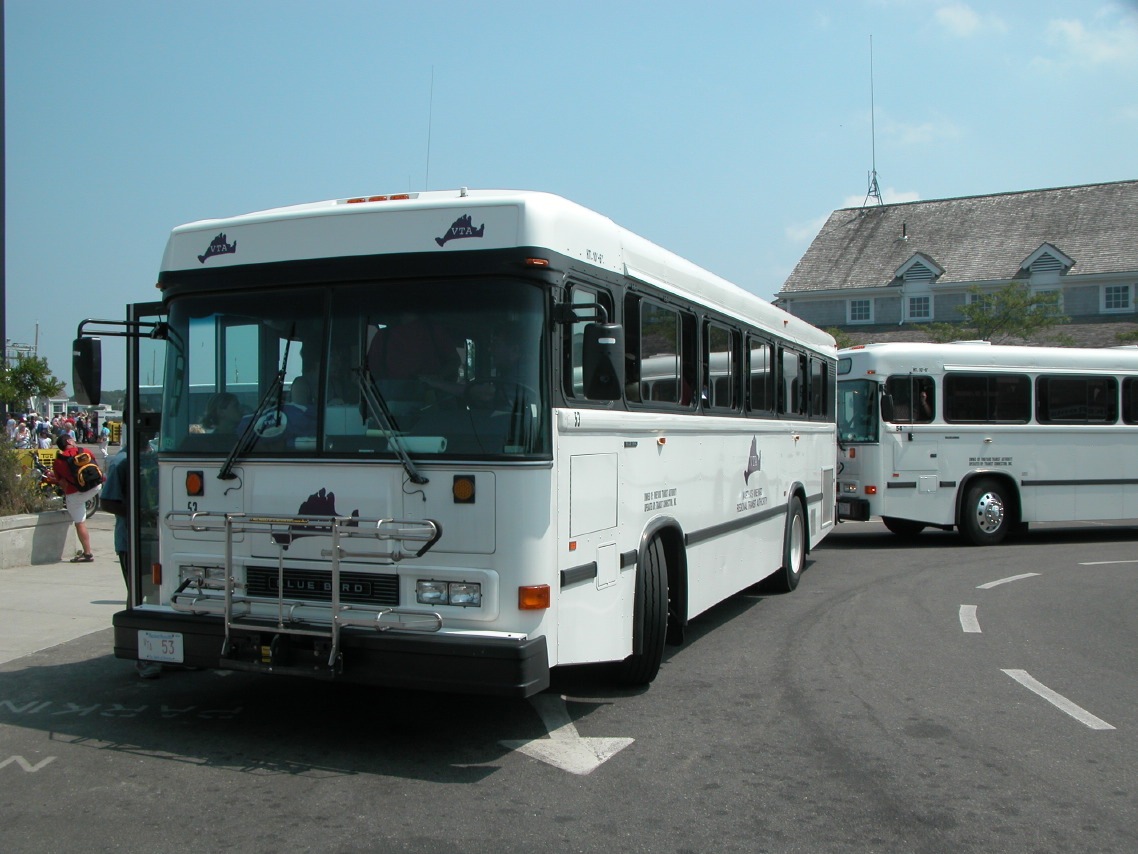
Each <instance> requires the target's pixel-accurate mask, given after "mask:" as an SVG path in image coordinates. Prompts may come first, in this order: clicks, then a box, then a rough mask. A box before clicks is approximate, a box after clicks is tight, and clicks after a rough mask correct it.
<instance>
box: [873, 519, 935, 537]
mask: <svg viewBox="0 0 1138 854" xmlns="http://www.w3.org/2000/svg"><path fill="white" fill-rule="evenodd" d="M881 521H882V522H883V523H884V525H885V527H886V528H888V529H889V531H890V532H891V533H893V534H896V535H897V536H898V537H901V538H903V539H906V540H911V539H912V538H913V537H915V536H917V534H919V533H921V531H923V530H924V529H925V523H924V522H914V521H913V520H912V519H898V518H896V517H894V516H882V517H881Z"/></svg>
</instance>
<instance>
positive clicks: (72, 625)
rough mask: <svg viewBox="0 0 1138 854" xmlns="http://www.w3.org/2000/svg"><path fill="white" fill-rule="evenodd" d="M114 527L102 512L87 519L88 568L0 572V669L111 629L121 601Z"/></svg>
mask: <svg viewBox="0 0 1138 854" xmlns="http://www.w3.org/2000/svg"><path fill="white" fill-rule="evenodd" d="M114 525H115V517H114V516H112V515H111V514H110V513H106V512H98V513H96V514H95V515H94V516H92V517H91V518H90V519H88V520H87V527H88V529H89V530H90V532H91V550H92V553H93V554H94V555H95V559H94V561H92V562H91V563H69V557H65V558H64V559H63V560H62V561H61V562H59V563H56V564H40V565H37V566H16V567H12V568H10V569H0V664H4V663H6V662H9V661H13V660H15V659H17V658H22V657H23V656H25V655H30V654H31V653H33V652H38V651H39V650H42V649H48V648H50V647H53V646H58V645H59V644H62V643H66V642H68V641H70V640H74V639H75V638H78V637H82V636H83V635H87V634H91V633H92V632H97V631H100V630H102V629H106V628H110V625H111V617H112V615H113V614H114V613H115V612H116V611H120V610H122V608H123V607H124V604H125V600H126V585H125V584H124V583H123V578H122V571H121V570H120V569H119V561H118V557H117V556H116V555H115V548H114ZM71 539H72V540H73V541H74V540H75V534H74V532H72V533H71Z"/></svg>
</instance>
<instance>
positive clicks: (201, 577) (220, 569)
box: [178, 564, 225, 590]
mask: <svg viewBox="0 0 1138 854" xmlns="http://www.w3.org/2000/svg"><path fill="white" fill-rule="evenodd" d="M178 581H179V583H184V582H186V581H189V582H190V583H189V585H187V586H190V587H197V588H198V589H201V588H203V587H206V588H211V589H215V590H221V589H223V588H224V587H225V567H224V566H187V565H185V564H183V565H182V566H179V567H178Z"/></svg>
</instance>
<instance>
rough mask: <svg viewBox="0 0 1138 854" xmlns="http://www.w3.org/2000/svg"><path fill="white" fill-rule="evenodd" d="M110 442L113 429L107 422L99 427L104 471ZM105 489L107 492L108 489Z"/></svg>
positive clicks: (100, 453) (100, 463)
mask: <svg viewBox="0 0 1138 854" xmlns="http://www.w3.org/2000/svg"><path fill="white" fill-rule="evenodd" d="M110 444H111V430H110V428H109V427H108V426H107V425H106V424H104V425H103V426H102V427H100V428H99V468H101V469H103V470H104V471H106V469H107V457H108V455H109V451H108V450H107V448H108V446H109V445H110ZM103 491H104V492H106V489H104V490H103Z"/></svg>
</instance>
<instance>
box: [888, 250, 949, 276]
mask: <svg viewBox="0 0 1138 854" xmlns="http://www.w3.org/2000/svg"><path fill="white" fill-rule="evenodd" d="M943 272H944V267H942V266H940V264H938V263H937V262H936V261H934V260H933V259H932V258H930V257H929V256H928V255H925V254H924V253H923V252H917V253H915V254H914V255H911V256H910V257H909V260H908V261H906V262H905V263H904V264H902V265H901V266H900V267H898V268H897V270H896V271H895V272H894V273H893V275H894V277H895V278H897V279H900V280H901V281H902V282H905V283H909V282H926V283H931V282H932V281H933V280H935V279H936V278H937V277H938V276H940V275H941V274H942V273H943Z"/></svg>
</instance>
